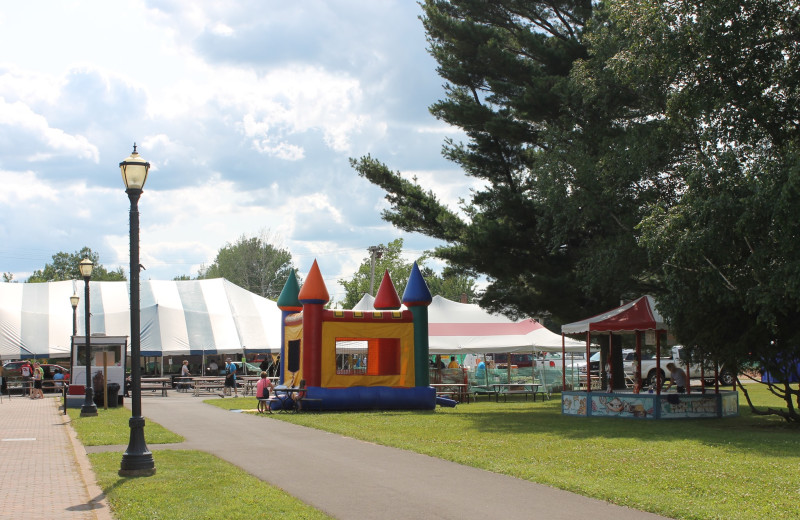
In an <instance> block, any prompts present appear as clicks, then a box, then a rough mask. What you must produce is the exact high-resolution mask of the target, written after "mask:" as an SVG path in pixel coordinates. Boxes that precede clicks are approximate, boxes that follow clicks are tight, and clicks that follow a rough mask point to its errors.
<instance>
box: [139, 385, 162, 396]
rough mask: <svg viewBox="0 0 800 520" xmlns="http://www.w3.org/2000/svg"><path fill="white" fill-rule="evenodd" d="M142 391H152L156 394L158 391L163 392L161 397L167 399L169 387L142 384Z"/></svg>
mask: <svg viewBox="0 0 800 520" xmlns="http://www.w3.org/2000/svg"><path fill="white" fill-rule="evenodd" d="M140 388H141V389H142V390H152V391H153V392H155V391H156V390H161V396H162V397H167V385H166V383H142V384H141V385H140Z"/></svg>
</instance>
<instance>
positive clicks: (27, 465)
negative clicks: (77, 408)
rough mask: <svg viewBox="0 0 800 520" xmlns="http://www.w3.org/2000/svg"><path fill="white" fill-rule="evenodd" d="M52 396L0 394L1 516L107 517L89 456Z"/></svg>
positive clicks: (109, 516)
mask: <svg viewBox="0 0 800 520" xmlns="http://www.w3.org/2000/svg"><path fill="white" fill-rule="evenodd" d="M68 423H69V416H66V415H64V414H63V411H62V410H60V409H59V399H58V398H57V397H45V398H44V399H35V400H34V399H29V398H27V397H12V398H9V397H8V396H3V397H2V402H0V468H2V470H0V490H2V494H3V498H2V505H0V516H2V517H3V518H57V519H59V520H73V519H75V520H77V519H81V520H83V519H87V520H111V519H113V515H112V514H111V512H110V510H109V507H108V502H107V501H106V500H105V496H104V495H103V494H102V492H101V490H100V488H99V487H98V486H97V482H96V480H95V476H94V473H93V472H92V470H91V466H90V464H89V459H88V458H87V457H86V451H85V449H84V447H83V445H82V444H80V443H79V442H78V441H77V438H76V437H75V432H74V430H73V429H72V427H71V426H69V424H68Z"/></svg>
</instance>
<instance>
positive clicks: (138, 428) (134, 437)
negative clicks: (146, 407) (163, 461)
mask: <svg viewBox="0 0 800 520" xmlns="http://www.w3.org/2000/svg"><path fill="white" fill-rule="evenodd" d="M128 424H129V425H130V428H131V437H130V441H129V443H128V449H127V450H126V451H125V453H124V454H123V455H122V463H121V464H120V469H119V472H118V473H117V474H118V475H119V476H120V477H149V476H151V475H155V474H156V463H155V461H154V460H153V454H152V453H151V452H150V450H149V449H148V448H147V444H146V443H145V442H144V417H131V418H130V419H129V420H128Z"/></svg>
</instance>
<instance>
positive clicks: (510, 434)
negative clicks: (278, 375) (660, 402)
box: [209, 385, 800, 520]
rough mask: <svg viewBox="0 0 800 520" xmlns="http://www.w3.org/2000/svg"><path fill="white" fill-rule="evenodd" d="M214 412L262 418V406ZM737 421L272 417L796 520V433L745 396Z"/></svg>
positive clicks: (765, 397) (542, 406)
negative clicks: (759, 412) (757, 410)
mask: <svg viewBox="0 0 800 520" xmlns="http://www.w3.org/2000/svg"><path fill="white" fill-rule="evenodd" d="M747 387H748V390H749V391H750V393H751V397H752V398H753V399H754V401H755V402H756V404H758V405H762V406H766V405H771V406H774V407H784V403H783V402H782V401H781V400H779V399H776V398H775V397H774V396H771V395H770V394H769V393H768V392H767V391H766V389H765V388H764V387H762V386H761V385H747ZM209 402H210V403H212V404H214V405H217V406H221V407H224V408H238V409H246V410H247V409H254V408H255V407H256V401H255V399H254V398H239V399H230V400H229V399H224V400H213V401H209ZM740 413H741V415H740V417H736V418H727V419H701V420H688V419H682V420H662V421H650V420H633V419H609V418H591V419H587V418H578V417H565V416H562V415H561V409H560V400H559V396H558V395H556V396H554V399H553V400H551V401H546V402H544V403H543V402H537V403H533V402H525V401H517V402H511V401H510V400H509V402H508V403H495V402H493V401H491V402H486V401H482V402H479V403H471V404H464V405H458V406H457V407H456V408H437V409H436V410H435V411H434V412H405V411H403V412H400V411H392V412H365V413H356V412H351V413H331V412H328V413H306V414H302V413H301V414H273V415H265V416H264V417H265V420H269V419H273V420H274V419H279V420H283V421H288V422H292V423H296V424H300V425H305V426H310V427H313V428H318V429H322V430H325V431H329V432H333V433H339V434H342V435H347V436H350V437H354V438H357V439H362V440H365V441H369V442H375V443H378V444H383V445H387V446H394V447H398V448H402V449H407V450H411V451H415V452H418V453H424V454H427V455H431V456H434V457H439V458H443V459H447V460H451V461H454V462H458V463H461V464H465V465H469V466H474V467H478V468H483V469H486V470H489V471H493V472H497V473H503V474H507V475H512V476H515V477H518V478H522V479H526V480H530V481H534V482H539V483H542V484H547V485H550V486H554V487H557V488H561V489H565V490H569V491H573V492H576V493H579V494H582V495H586V496H591V497H595V498H600V499H603V500H607V501H610V502H613V503H616V504H620V505H625V506H629V507H632V508H636V509H641V510H644V511H651V512H654V513H658V514H662V515H665V516H669V517H674V518H682V519H683V518H685V519H714V518H725V519H737V518H741V519H748V520H751V519H753V518H800V470H798V468H800V430H799V429H797V428H792V427H789V426H787V425H786V424H785V423H784V422H783V421H781V420H780V419H777V418H765V417H760V416H755V415H752V414H751V413H750V411H749V409H748V408H747V405H746V403H745V400H744V397H743V396H742V395H741V394H740ZM267 418H269V419H267ZM497 499H498V500H501V499H502V497H497ZM534 507H535V506H534Z"/></svg>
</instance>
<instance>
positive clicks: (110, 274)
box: [28, 247, 127, 283]
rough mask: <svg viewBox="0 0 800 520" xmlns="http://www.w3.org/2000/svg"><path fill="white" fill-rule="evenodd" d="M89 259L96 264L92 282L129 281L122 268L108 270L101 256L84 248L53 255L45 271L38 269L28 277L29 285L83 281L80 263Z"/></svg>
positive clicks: (93, 269)
mask: <svg viewBox="0 0 800 520" xmlns="http://www.w3.org/2000/svg"><path fill="white" fill-rule="evenodd" d="M84 258H88V259H89V260H91V261H92V263H94V267H93V268H92V281H97V282H119V281H124V280H127V278H126V277H125V273H124V272H123V271H122V268H121V267H118V268H117V269H114V270H113V271H109V270H107V269H106V268H105V267H104V266H103V264H101V263H100V255H99V254H97V253H95V252H94V251H92V250H91V248H89V247H83V248H82V249H81V250H80V251H75V252H74V253H65V252H63V251H62V252H59V253H56V254H54V255H53V262H52V263H49V264H45V266H44V268H43V269H38V270H36V271H34V272H33V274H31V275H30V276H29V277H28V283H43V282H58V281H62V280H81V279H82V278H83V277H82V276H81V272H80V267H79V265H80V263H81V260H83V259H84Z"/></svg>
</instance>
